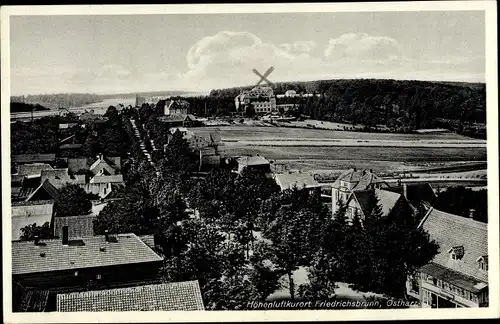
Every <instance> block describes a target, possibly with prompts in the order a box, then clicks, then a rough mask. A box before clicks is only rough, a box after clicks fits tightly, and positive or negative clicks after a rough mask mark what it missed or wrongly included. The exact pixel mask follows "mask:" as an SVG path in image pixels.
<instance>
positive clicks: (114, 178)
mask: <svg viewBox="0 0 500 324" xmlns="http://www.w3.org/2000/svg"><path fill="white" fill-rule="evenodd" d="M89 182H90V183H123V175H121V174H116V175H110V176H95V177H93V178H92V179H90V181H89Z"/></svg>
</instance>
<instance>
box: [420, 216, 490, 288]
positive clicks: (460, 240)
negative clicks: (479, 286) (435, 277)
mask: <svg viewBox="0 0 500 324" xmlns="http://www.w3.org/2000/svg"><path fill="white" fill-rule="evenodd" d="M419 226H421V227H422V228H423V229H424V230H425V231H427V232H428V233H429V235H430V238H431V239H433V240H436V242H437V243H438V244H439V253H438V254H437V255H436V256H435V257H434V259H433V262H434V263H436V264H439V265H441V266H443V267H447V268H449V269H452V270H454V271H456V272H458V273H461V274H463V275H466V276H469V277H473V278H476V279H477V280H481V281H483V282H488V273H487V272H486V271H483V270H481V269H480V268H479V265H478V262H477V260H478V259H479V258H480V257H481V256H485V255H488V226H487V224H486V223H482V222H478V221H475V220H473V219H471V218H466V217H462V216H457V215H453V214H448V213H445V212H442V211H439V210H436V209H434V208H432V207H430V208H429V210H428V211H427V214H426V215H425V216H424V218H423V219H422V221H421V223H420V225H419ZM457 246H463V248H464V255H463V258H462V259H461V260H453V259H452V258H451V256H450V253H449V251H450V250H451V249H452V248H453V247H457Z"/></svg>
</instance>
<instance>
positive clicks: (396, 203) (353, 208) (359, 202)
mask: <svg viewBox="0 0 500 324" xmlns="http://www.w3.org/2000/svg"><path fill="white" fill-rule="evenodd" d="M373 194H375V196H376V198H377V199H378V202H379V206H380V207H381V209H382V215H383V216H386V217H387V216H390V215H393V214H395V213H398V215H403V214H404V215H409V216H413V215H414V212H415V211H414V209H413V208H412V206H411V205H410V203H409V202H408V201H407V200H406V198H405V197H404V196H403V195H402V194H399V193H395V192H392V191H389V190H386V189H378V188H373V189H367V190H356V191H353V192H352V194H351V195H350V196H349V198H348V200H347V203H346V207H347V210H346V216H347V221H348V222H352V221H353V219H354V217H355V216H356V215H358V216H359V217H360V220H361V221H363V220H365V219H366V216H368V214H369V213H370V210H369V208H370V206H369V201H370V198H371V195H373Z"/></svg>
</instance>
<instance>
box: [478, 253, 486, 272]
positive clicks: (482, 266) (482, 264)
mask: <svg viewBox="0 0 500 324" xmlns="http://www.w3.org/2000/svg"><path fill="white" fill-rule="evenodd" d="M476 261H477V264H478V267H479V269H481V270H483V271H488V256H487V255H483V256H481V257H479V258H478V259H477V260H476Z"/></svg>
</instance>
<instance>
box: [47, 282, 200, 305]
mask: <svg viewBox="0 0 500 324" xmlns="http://www.w3.org/2000/svg"><path fill="white" fill-rule="evenodd" d="M202 310H204V306H203V300H202V296H201V291H200V287H199V284H198V281H197V280H196V281H186V282H172V283H165V284H159V285H145V286H138V287H128V288H118V289H106V290H96V291H85V292H76V293H69V294H59V295H57V311H59V312H123V311H202Z"/></svg>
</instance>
